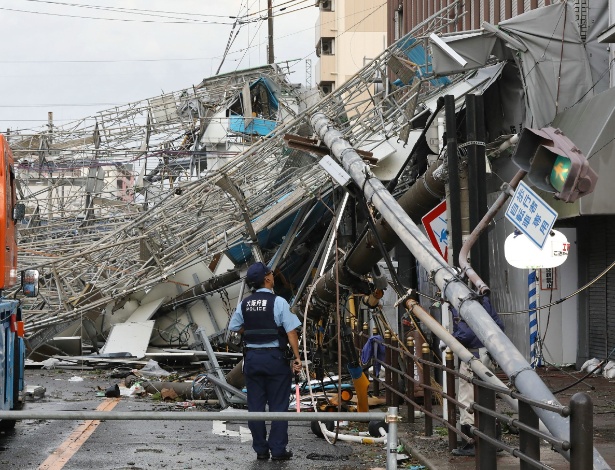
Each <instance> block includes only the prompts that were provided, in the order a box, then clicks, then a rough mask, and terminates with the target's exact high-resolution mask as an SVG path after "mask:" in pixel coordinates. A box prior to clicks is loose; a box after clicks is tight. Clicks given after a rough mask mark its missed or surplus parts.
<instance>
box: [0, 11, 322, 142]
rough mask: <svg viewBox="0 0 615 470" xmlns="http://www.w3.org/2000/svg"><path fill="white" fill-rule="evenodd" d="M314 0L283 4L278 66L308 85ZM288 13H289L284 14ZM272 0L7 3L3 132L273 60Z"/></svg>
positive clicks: (277, 25)
mask: <svg viewBox="0 0 615 470" xmlns="http://www.w3.org/2000/svg"><path fill="white" fill-rule="evenodd" d="M314 3H315V2H314V0H274V2H273V4H274V16H276V18H275V19H274V40H275V43H274V52H275V60H276V62H281V61H294V60H296V59H298V60H296V61H294V62H292V63H291V65H292V68H291V70H292V71H293V74H292V75H291V80H292V81H293V82H297V83H305V80H306V70H305V69H306V62H305V59H307V58H309V59H311V60H312V65H314V63H315V62H316V56H315V54H314V52H313V51H314V46H315V45H314V42H315V39H314V37H315V33H314V25H315V22H316V18H317V15H318V9H317V8H316V7H315V6H314ZM282 9H284V10H282ZM266 12H267V0H173V1H168V0H167V1H164V0H58V1H53V0H2V1H0V19H1V24H2V27H1V28H0V40H1V43H2V45H3V47H2V55H1V57H0V62H1V63H2V69H1V70H0V93H1V95H0V96H1V97H2V98H1V99H0V130H1V131H2V132H5V131H6V130H7V129H8V128H11V129H13V130H15V129H27V128H39V127H40V126H42V125H44V124H46V121H47V112H48V111H53V117H54V121H55V123H56V124H58V125H61V124H66V123H68V122H70V121H73V120H75V119H80V118H82V117H86V116H91V115H94V114H95V113H96V112H97V111H100V110H104V109H108V108H110V107H113V106H114V105H123V104H126V103H130V102H134V101H139V100H142V99H145V98H150V97H153V96H156V95H158V94H160V93H162V92H165V93H166V92H172V91H176V90H180V89H183V88H188V87H190V86H192V85H194V84H197V83H199V82H200V81H201V80H202V79H203V78H205V77H209V76H212V75H214V74H215V73H216V70H217V69H218V67H219V65H220V63H221V61H222V58H223V55H224V51H225V49H226V47H227V43H228V40H229V37H230V35H231V31H233V23H234V22H235V19H233V18H230V17H240V18H241V19H242V20H243V21H245V20H252V19H253V20H255V21H254V22H249V23H247V24H245V23H244V24H241V25H239V26H236V28H235V31H237V30H239V34H238V35H237V37H236V38H235V40H234V42H233V43H232V45H231V47H230V49H229V53H228V55H227V56H226V59H225V62H224V65H223V66H222V69H221V72H230V71H233V70H238V69H245V68H249V67H255V66H258V65H262V64H265V63H266V62H267V49H266V46H267V21H266V19H265V20H264V21H259V20H258V18H259V17H266Z"/></svg>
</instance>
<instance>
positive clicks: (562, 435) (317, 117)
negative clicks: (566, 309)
mask: <svg viewBox="0 0 615 470" xmlns="http://www.w3.org/2000/svg"><path fill="white" fill-rule="evenodd" d="M310 124H311V126H312V129H314V131H315V132H316V134H317V135H318V137H319V138H320V139H321V140H322V142H324V144H325V145H326V146H327V147H328V148H329V149H330V150H331V153H332V154H333V156H335V157H336V158H337V159H338V160H339V161H340V162H341V164H342V166H343V167H344V170H346V171H347V172H348V174H349V175H350V176H351V177H352V179H353V180H354V182H355V183H356V184H357V186H358V187H359V188H362V189H363V194H364V196H365V198H366V199H367V200H368V201H370V202H371V203H372V204H373V205H374V207H375V208H376V209H377V210H378V211H379V212H380V214H382V217H383V218H384V220H385V221H386V222H387V224H389V225H390V226H391V228H393V230H394V231H395V233H396V234H397V235H398V236H399V238H400V239H401V241H402V242H403V243H404V245H406V246H407V247H408V249H409V250H410V251H411V252H412V254H413V255H414V256H415V258H416V259H417V261H418V262H419V263H421V265H422V266H423V267H424V268H425V269H426V270H427V272H429V273H430V275H431V277H432V278H433V279H434V282H435V283H436V284H437V286H438V287H439V288H440V290H441V291H442V294H443V295H444V297H445V298H446V299H447V301H448V302H449V303H450V304H451V305H452V306H453V307H455V308H456V309H457V311H458V312H459V314H460V315H461V317H462V318H463V319H464V320H465V321H466V322H467V323H468V325H469V326H470V327H471V328H472V330H473V331H474V333H476V336H478V338H479V339H480V340H481V342H482V343H483V344H484V345H485V347H486V348H487V350H488V351H489V352H490V353H491V355H492V356H493V357H494V358H495V360H496V361H497V362H498V364H499V365H500V367H501V368H502V370H503V371H504V372H505V373H506V375H508V377H510V379H511V381H512V384H513V386H514V387H516V389H517V390H519V391H520V392H521V393H523V394H525V395H527V396H528V397H530V398H532V399H534V400H538V401H543V402H545V403H551V404H558V403H559V402H558V401H557V399H556V398H555V396H554V395H553V394H552V393H551V391H550V390H549V388H548V387H547V386H546V385H545V384H544V383H543V381H542V380H541V379H540V377H538V374H536V372H535V371H534V369H532V367H531V366H530V364H529V363H528V362H527V361H526V360H525V357H524V356H523V355H522V354H521V353H520V352H519V351H518V350H517V348H516V347H515V345H514V344H513V343H512V341H510V339H508V337H507V336H506V335H505V334H504V332H503V331H502V330H500V328H499V327H498V326H497V325H496V323H495V322H494V321H493V319H492V318H491V317H490V316H489V314H488V313H487V312H486V311H485V309H484V308H483V306H482V305H481V304H480V303H479V302H477V301H476V300H474V298H475V293H474V292H473V291H471V290H470V289H469V288H468V286H467V285H466V284H465V283H464V282H463V280H462V279H461V278H460V277H459V276H458V275H457V272H456V271H455V270H454V269H453V268H451V267H450V266H449V265H448V264H446V263H445V262H444V260H442V258H441V257H440V255H439V254H438V252H437V251H436V250H435V248H433V247H432V245H431V242H430V241H429V240H428V239H427V237H426V236H425V235H423V233H422V232H421V231H420V230H419V228H418V227H417V226H416V224H415V223H414V222H413V221H412V219H411V218H410V217H409V216H408V215H407V214H406V213H405V212H404V211H403V210H402V209H401V207H400V206H399V204H398V203H397V201H396V200H395V199H394V198H393V196H392V195H391V193H389V192H388V191H387V190H386V188H385V187H384V185H383V184H382V182H381V181H380V180H379V179H378V178H376V177H375V176H374V174H373V173H372V172H371V170H370V169H369V167H368V166H367V165H366V164H365V163H364V162H363V160H362V159H361V157H360V156H359V155H358V154H357V152H356V151H355V150H354V149H353V147H352V146H351V145H350V144H349V143H348V142H347V141H346V140H345V139H344V138H343V136H342V134H341V133H340V132H339V131H338V130H337V129H335V128H334V127H333V125H332V124H331V122H330V121H329V120H328V119H327V117H326V116H325V115H324V114H322V113H315V114H313V115H312V116H311V118H310ZM534 411H535V412H536V414H537V415H538V416H539V418H540V419H541V420H542V422H543V423H544V424H545V426H546V427H547V429H548V430H549V431H550V432H551V434H552V435H553V436H555V437H557V438H559V439H562V440H568V439H569V438H570V423H569V420H568V418H564V417H562V416H560V415H558V414H556V413H553V412H550V411H547V410H543V409H541V408H535V409H534ZM564 456H565V457H566V458H567V459H569V458H570V455H569V453H568V452H566V453H565V454H564ZM610 468H611V467H610V466H609V465H608V464H607V463H606V461H605V460H604V458H603V457H602V456H601V455H600V454H599V453H598V451H597V450H596V449H595V448H594V469H600V470H602V469H610Z"/></svg>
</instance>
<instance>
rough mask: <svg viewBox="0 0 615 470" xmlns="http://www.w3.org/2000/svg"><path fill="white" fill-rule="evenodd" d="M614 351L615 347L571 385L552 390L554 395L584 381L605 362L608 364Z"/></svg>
mask: <svg viewBox="0 0 615 470" xmlns="http://www.w3.org/2000/svg"><path fill="white" fill-rule="evenodd" d="M613 353H615V348H613V349H611V352H610V353H609V355H608V356H607V357H606V359H604V360H602V361H601V362H600V363H599V364H598V365H597V366H596V367H594V368H593V369H592V370H591V371H590V372H588V373H587V374H585V375H584V376H583V377H581V378H580V379H579V380H577V381H575V382H573V383H571V384H570V385H567V386H566V387H564V388H560V389H559V390H556V391H555V392H552V393H553V395H557V394H558V393H561V392H564V391H566V390H568V389H569V388H572V387H574V386H575V385H577V384H578V383H580V382H583V381H584V380H585V379H586V378H587V377H589V376H590V375H592V374H593V373H594V372H596V371H597V370H598V369H600V368H601V367H602V366H603V365H604V364H606V363H607V362H608V360H609V359H610V358H611V356H612V355H613Z"/></svg>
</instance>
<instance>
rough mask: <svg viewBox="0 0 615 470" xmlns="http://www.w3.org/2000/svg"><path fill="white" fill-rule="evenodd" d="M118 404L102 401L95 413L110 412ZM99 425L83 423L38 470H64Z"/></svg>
mask: <svg viewBox="0 0 615 470" xmlns="http://www.w3.org/2000/svg"><path fill="white" fill-rule="evenodd" d="M119 402H120V399H119V398H109V399H107V400H105V401H103V402H102V403H101V404H100V405H98V407H97V408H96V411H111V410H112V409H113V408H115V406H116V405H117V404H118V403H119ZM99 424H100V420H89V421H84V422H83V423H81V424H80V425H79V427H78V428H77V429H75V430H74V431H73V433H72V434H71V435H70V436H69V437H68V439H66V440H65V441H64V442H63V443H62V444H60V447H58V448H57V449H56V450H54V451H53V454H51V455H50V456H49V457H47V460H45V461H44V462H43V463H42V464H41V466H40V467H38V470H60V469H62V468H64V465H66V462H68V461H69V460H70V458H71V457H72V456H73V455H75V453H76V452H77V451H78V450H79V449H80V448H81V446H82V445H83V444H84V443H85V441H87V440H88V438H89V437H90V436H91V435H92V433H93V432H94V431H96V428H97V427H98V425H99Z"/></svg>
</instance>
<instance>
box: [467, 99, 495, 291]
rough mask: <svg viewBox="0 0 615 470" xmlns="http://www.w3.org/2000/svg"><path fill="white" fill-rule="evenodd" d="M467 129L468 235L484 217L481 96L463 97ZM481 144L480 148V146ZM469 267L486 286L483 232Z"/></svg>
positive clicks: (486, 248)
mask: <svg viewBox="0 0 615 470" xmlns="http://www.w3.org/2000/svg"><path fill="white" fill-rule="evenodd" d="M466 122H467V125H466V129H467V134H466V136H467V140H468V142H478V143H479V144H475V145H470V146H468V182H469V184H468V186H469V188H468V189H469V215H470V231H472V230H474V229H475V228H476V226H477V225H478V224H479V222H480V221H481V220H482V219H483V217H484V216H485V214H486V213H487V183H486V181H487V178H486V164H485V145H484V142H485V119H484V115H483V100H482V96H480V95H479V96H477V95H468V96H466ZM481 142H482V143H483V144H482V145H481V144H480V143H481ZM471 258H472V265H473V266H475V267H476V268H477V272H478V274H479V276H480V278H481V279H482V280H483V281H484V282H485V283H486V284H487V285H489V239H488V235H487V233H486V232H483V233H482V234H481V236H480V237H479V239H478V241H477V243H475V244H474V245H473V246H472V249H471Z"/></svg>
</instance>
